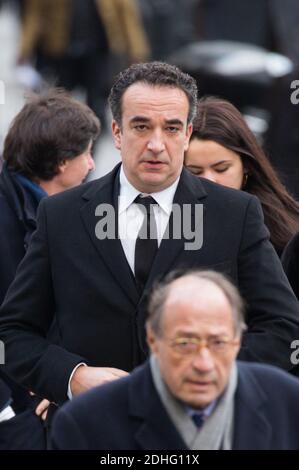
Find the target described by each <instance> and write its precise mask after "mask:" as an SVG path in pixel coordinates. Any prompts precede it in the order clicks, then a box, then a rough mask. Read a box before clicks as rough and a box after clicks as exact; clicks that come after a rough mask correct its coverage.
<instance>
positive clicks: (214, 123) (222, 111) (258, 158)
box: [185, 97, 299, 255]
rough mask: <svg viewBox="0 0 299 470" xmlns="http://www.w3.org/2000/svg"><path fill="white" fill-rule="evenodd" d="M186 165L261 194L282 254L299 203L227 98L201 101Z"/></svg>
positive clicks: (297, 224)
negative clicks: (280, 178)
mask: <svg viewBox="0 0 299 470" xmlns="http://www.w3.org/2000/svg"><path fill="white" fill-rule="evenodd" d="M185 166H186V167H187V168H188V169H189V170H190V171H191V172H192V173H193V174H195V175H196V176H202V177H204V178H207V179H209V180H211V181H214V182H215V183H218V184H222V185H224V186H227V187H230V188H235V189H241V190H244V191H247V192H248V193H250V194H253V195H255V196H257V197H258V198H259V200H260V202H261V204H262V208H263V212H264V217H265V224H266V226H267V227H268V230H269V232H270V239H271V242H272V244H273V245H274V247H275V249H276V251H277V253H278V254H279V255H281V253H282V251H283V249H284V247H285V246H286V245H287V243H288V241H289V240H290V238H291V237H292V236H293V235H294V234H295V233H296V232H297V231H298V230H299V204H298V203H297V202H296V201H295V200H294V199H293V198H292V196H291V195H290V194H289V193H288V192H287V190H286V188H285V187H284V186H283V184H282V183H281V181H280V180H279V177H278V176H277V174H276V172H275V170H274V168H273V167H272V165H271V163H270V162H269V160H268V158H267V157H266V155H265V153H264V151H263V149H262V148H261V146H260V145H259V144H258V142H257V140H256V138H255V136H254V135H253V133H252V132H251V130H250V129H249V127H248V126H247V124H246V122H245V120H244V118H243V116H242V115H241V113H240V112H239V111H238V110H237V108H235V106H233V105H232V104H231V103H230V102H229V101H226V100H223V99H220V98H215V97H207V98H203V99H201V100H200V101H199V103H198V110H197V117H196V119H195V121H194V125H193V133H192V135H191V139H190V145H189V149H188V150H187V152H186V154H185Z"/></svg>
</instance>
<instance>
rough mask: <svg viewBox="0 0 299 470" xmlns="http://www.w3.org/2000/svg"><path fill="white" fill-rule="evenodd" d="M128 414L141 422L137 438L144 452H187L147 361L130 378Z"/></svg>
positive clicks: (136, 434)
mask: <svg viewBox="0 0 299 470" xmlns="http://www.w3.org/2000/svg"><path fill="white" fill-rule="evenodd" d="M137 397H138V399H137ZM129 415H130V416H131V417H133V418H135V419H136V418H137V419H139V423H140V424H139V426H138V427H137V429H136V432H135V439H136V441H137V442H138V444H139V446H140V447H141V449H144V450H146V449H155V450H158V449H161V450H169V449H177V450H180V449H187V447H186V445H185V443H184V441H183V440H182V438H181V436H180V435H179V433H178V432H177V430H176V428H175V427H174V425H173V424H172V422H171V420H170V418H169V416H168V414H167V413H166V411H165V409H164V407H163V405H162V403H161V400H160V397H159V395H158V393H157V391H156V389H155V387H154V384H153V379H152V375H151V371H150V366H149V363H148V362H147V363H146V364H145V365H144V366H141V367H139V368H138V369H136V370H135V371H134V373H133V374H132V376H131V380H130V385H129Z"/></svg>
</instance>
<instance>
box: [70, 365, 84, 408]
mask: <svg viewBox="0 0 299 470" xmlns="http://www.w3.org/2000/svg"><path fill="white" fill-rule="evenodd" d="M80 366H86V367H87V364H85V362H80V363H79V364H77V365H76V367H74V369H73V372H72V373H71V376H70V378H69V384H68V387H67V397H68V399H69V400H71V399H72V398H73V394H72V391H71V381H72V378H73V375H74V373H75V372H76V370H77V369H78V367H80Z"/></svg>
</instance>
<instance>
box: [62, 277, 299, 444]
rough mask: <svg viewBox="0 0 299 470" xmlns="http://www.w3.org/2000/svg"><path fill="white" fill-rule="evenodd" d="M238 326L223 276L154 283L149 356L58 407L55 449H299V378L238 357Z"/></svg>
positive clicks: (235, 301) (233, 294) (238, 307)
mask: <svg viewBox="0 0 299 470" xmlns="http://www.w3.org/2000/svg"><path fill="white" fill-rule="evenodd" d="M243 328H244V319H243V304H242V300H241V297H240V296H239V294H238V292H237V290H236V288H235V287H234V286H233V285H232V284H231V283H230V282H229V281H227V280H226V279H225V278H224V276H223V275H221V274H218V273H215V272H212V271H202V272H198V271H197V272H193V273H192V272H191V273H189V274H188V273H187V274H185V275H182V276H181V277H179V278H177V279H174V280H173V279H172V280H170V281H169V280H168V281H166V282H165V283H164V284H163V285H160V286H158V287H157V289H156V290H155V291H154V292H153V295H152V298H151V301H150V306H149V318H148V321H147V341H148V344H149V346H150V349H151V353H152V355H151V358H150V361H149V362H148V363H146V364H145V365H144V366H142V367H140V368H138V369H136V371H134V372H133V373H132V375H131V376H130V377H126V378H124V379H121V380H119V381H115V382H113V383H110V384H107V385H103V386H101V387H96V388H95V389H94V390H91V391H89V392H87V393H85V394H83V395H81V396H80V397H78V398H77V399H75V400H74V401H73V402H71V403H69V404H67V405H66V406H65V407H63V408H62V409H61V410H60V411H59V412H58V414H57V415H56V418H55V421H54V426H53V446H54V448H56V449H98V450H99V449H101V450H102V449H106V450H116V449H123V450H125V449H126V450H137V449H143V450H148V449H155V450H165V449H192V450H204V449H209V450H218V449H227V450H228V449H297V450H298V449H299V438H298V433H297V426H298V424H297V423H298V418H299V410H298V406H297V402H298V394H299V381H298V379H297V378H294V377H292V376H290V375H288V374H287V373H285V372H283V371H281V370H280V369H278V368H275V367H272V366H267V365H259V364H254V363H251V364H249V363H246V362H239V363H236V356H237V354H238V351H239V348H240V343H241V335H242V330H243ZM281 397H283V401H282V400H281ZM290 410H292V411H291V413H290ZM281 423H283V433H281V432H279V427H280V426H281Z"/></svg>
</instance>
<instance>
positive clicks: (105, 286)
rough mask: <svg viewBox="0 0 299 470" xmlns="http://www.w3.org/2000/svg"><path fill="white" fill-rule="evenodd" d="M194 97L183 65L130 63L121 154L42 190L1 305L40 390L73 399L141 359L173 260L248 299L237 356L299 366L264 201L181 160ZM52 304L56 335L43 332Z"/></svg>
mask: <svg viewBox="0 0 299 470" xmlns="http://www.w3.org/2000/svg"><path fill="white" fill-rule="evenodd" d="M196 101H197V89H196V84H195V81H194V79H193V78H191V77H190V76H188V75H186V74H184V73H182V72H181V71H180V70H179V69H177V68H176V67H173V66H170V65H167V64H163V63H149V64H136V65H133V66H131V67H130V68H129V69H127V70H126V71H124V72H123V73H122V74H120V75H119V77H118V79H117V80H116V82H115V84H114V86H113V88H112V90H111V94H110V105H111V109H112V114H113V123H112V130H113V135H114V140H115V145H116V147H117V148H118V149H120V151H121V155H122V165H118V166H117V167H116V168H115V169H114V170H113V171H112V172H111V173H109V174H108V175H106V176H104V177H103V178H101V179H99V180H97V181H93V182H91V183H88V184H87V185H84V186H82V187H80V188H78V189H74V190H70V191H67V192H65V193H64V194H61V195H57V196H53V197H51V198H47V199H46V200H45V201H42V203H41V205H40V208H39V217H38V228H37V231H36V232H35V235H34V236H33V239H32V242H31V245H30V247H29V249H28V252H27V255H26V257H25V259H24V260H23V262H22V264H21V266H20V268H19V270H18V273H17V276H16V279H15V281H14V283H13V285H12V286H11V288H10V290H9V292H8V295H7V297H6V300H5V302H4V304H3V306H2V309H1V313H0V315H1V322H0V339H2V340H3V341H4V342H5V346H6V369H7V370H8V371H9V372H10V374H11V375H12V376H14V377H15V378H16V379H17V380H19V381H20V382H22V383H23V384H24V385H25V386H27V387H29V388H30V389H31V390H33V391H34V392H35V393H36V394H38V395H42V396H45V397H47V398H49V399H50V400H53V401H54V402H56V403H59V402H63V401H65V400H66V398H67V396H68V397H71V396H72V395H77V394H78V393H80V392H82V391H85V390H87V389H89V388H91V387H93V386H95V385H98V384H101V383H104V382H107V381H110V380H113V379H116V378H119V377H121V376H124V375H126V374H127V372H129V371H131V370H132V369H133V368H134V367H136V366H137V365H138V364H140V363H141V362H143V361H144V360H145V358H146V356H147V346H146V342H145V330H144V323H145V312H146V308H145V305H146V293H147V291H148V289H149V288H150V287H151V286H152V284H153V282H154V281H155V280H156V279H157V278H159V277H162V276H164V275H165V274H167V272H169V271H170V270H171V269H174V268H184V269H185V268H192V267H203V266H212V267H213V268H214V269H216V270H218V271H222V272H226V273H228V274H229V275H230V276H231V278H232V279H233V280H234V282H235V283H237V284H238V285H239V287H240V289H241V292H242V294H243V295H244V297H245V299H246V301H247V304H248V312H247V323H248V327H249V328H248V332H247V334H246V337H245V338H244V341H243V347H242V349H241V353H240V357H241V358H242V359H245V360H258V361H262V362H270V363H273V364H276V365H278V366H280V367H282V368H285V369H290V368H291V367H292V364H291V363H290V343H291V342H292V341H293V339H294V338H296V337H297V336H298V335H299V311H298V304H297V300H296V299H295V297H294V295H293V293H292V292H291V290H290V287H289V284H288V282H287V280H286V277H285V275H284V274H283V270H282V268H281V264H280V261H279V259H278V258H277V256H276V254H275V252H274V249H273V247H272V245H271V244H270V243H269V241H268V236H269V234H268V231H267V229H266V228H265V226H264V224H263V216H262V211H261V207H260V205H259V203H258V201H257V199H256V198H255V197H253V196H251V195H249V194H247V193H245V192H239V191H234V190H230V189H228V188H224V187H222V186H219V185H216V184H213V183H211V182H209V181H206V180H204V179H202V180H201V179H199V178H196V177H194V176H193V175H191V174H190V173H188V171H186V170H183V158H184V151H185V150H186V149H187V147H188V143H189V137H190V134H191V132H192V119H193V117H194V115H195V112H196ZM147 195H150V196H151V197H152V199H151V202H149V198H148V197H147ZM118 196H119V197H118ZM139 196H140V197H139ZM144 196H145V197H144ZM136 197H137V198H138V199H137V200H138V202H139V204H138V205H137V204H136ZM146 201H147V202H146ZM147 203H148V209H146V210H145V211H144V210H141V206H142V204H143V205H144V206H146V204H147ZM142 209H143V207H142ZM201 210H203V224H202V223H201V222H202V218H201ZM153 215H154V218H153V217H152V216H153ZM180 215H182V218H181V220H180ZM151 222H152V223H151ZM148 223H149V226H150V228H153V233H154V236H153V237H151V238H148V239H147V240H145V243H143V242H142V240H143V239H144V237H143V236H142V233H141V232H142V231H143V230H144V227H145V228H147V229H148ZM114 226H115V227H114ZM194 226H195V229H194ZM107 227H108V228H107ZM168 227H170V230H168ZM114 228H115V230H113V229H114ZM126 229H128V230H126ZM202 229H203V240H201V233H202ZM126 232H128V233H126ZM151 232H152V231H151ZM167 233H169V236H166V234H167ZM192 237H193V238H192ZM201 241H203V243H201ZM194 248H195V249H194ZM54 315H55V318H56V320H57V325H58V328H59V332H60V337H61V343H60V345H59V346H57V345H54V344H51V343H50V342H49V341H47V340H46V339H45V336H46V334H47V331H48V329H49V326H50V324H51V322H52V320H53V317H54Z"/></svg>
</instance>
